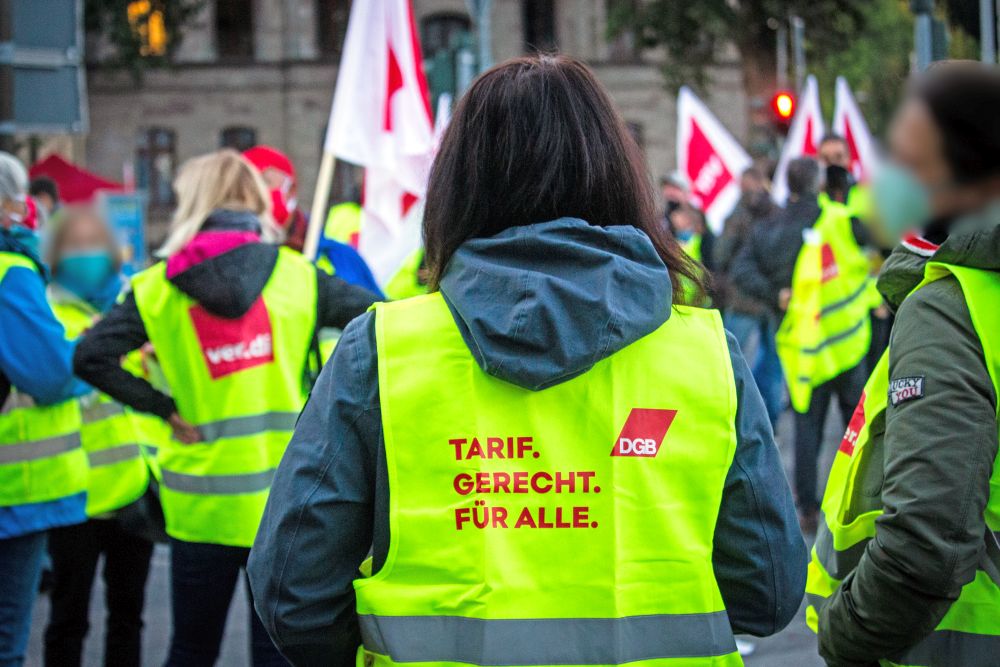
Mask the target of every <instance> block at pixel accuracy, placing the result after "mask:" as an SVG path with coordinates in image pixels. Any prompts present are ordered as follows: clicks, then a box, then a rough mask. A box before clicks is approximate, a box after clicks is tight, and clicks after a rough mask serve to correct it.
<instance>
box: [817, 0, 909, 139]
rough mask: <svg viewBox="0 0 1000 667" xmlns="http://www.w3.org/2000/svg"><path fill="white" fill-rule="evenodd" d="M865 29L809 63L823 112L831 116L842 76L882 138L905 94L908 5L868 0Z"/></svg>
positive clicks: (903, 0) (899, 1) (902, 1)
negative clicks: (842, 45) (831, 51)
mask: <svg viewBox="0 0 1000 667" xmlns="http://www.w3.org/2000/svg"><path fill="white" fill-rule="evenodd" d="M861 23H862V26H863V27H862V28H861V29H860V30H859V31H858V32H857V33H855V34H853V35H851V36H850V38H849V39H848V40H847V41H845V43H844V48H843V49H842V50H840V51H837V52H833V53H830V54H828V55H827V56H826V57H825V58H822V59H820V58H815V59H813V60H811V61H810V71H812V72H813V73H814V74H816V78H817V79H818V80H819V86H820V91H821V92H822V93H823V94H822V95H821V98H822V100H823V103H824V104H823V106H824V111H825V112H826V114H827V117H829V116H831V115H832V114H833V102H834V98H833V91H834V85H835V81H836V79H837V77H838V76H843V77H846V78H847V81H848V82H849V83H850V84H851V87H852V88H853V90H854V93H855V95H857V98H858V103H859V104H860V105H861V108H862V110H863V111H864V113H865V118H866V119H867V120H868V122H869V124H870V125H871V129H872V132H873V133H874V134H875V136H880V135H881V134H882V133H883V132H884V130H885V127H886V125H887V124H888V121H889V118H890V117H891V115H892V112H893V110H894V109H895V108H896V106H897V105H898V103H899V99H900V97H901V95H902V94H903V92H904V88H905V83H906V78H907V76H909V73H910V52H911V51H912V49H913V15H912V14H911V13H910V11H909V3H908V2H907V1H906V0H870V2H869V5H868V7H866V8H865V10H864V15H863V17H862V22H861Z"/></svg>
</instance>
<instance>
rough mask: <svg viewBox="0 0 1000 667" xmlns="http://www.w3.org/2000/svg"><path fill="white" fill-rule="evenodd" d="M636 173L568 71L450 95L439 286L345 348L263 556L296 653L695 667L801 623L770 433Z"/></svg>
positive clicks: (365, 326) (258, 588)
mask: <svg viewBox="0 0 1000 667" xmlns="http://www.w3.org/2000/svg"><path fill="white" fill-rule="evenodd" d="M542 110H544V113H543V112H542ZM515 164H516V165H517V168H516V169H512V168H510V165H515ZM552 165H562V167H561V168H559V169H553V168H552ZM647 178H648V177H647V175H646V174H645V169H644V167H643V162H642V156H641V152H640V150H639V148H638V146H637V145H636V144H635V142H634V140H633V139H632V138H631V136H630V135H629V133H628V130H627V128H626V127H625V124H624V123H623V121H622V120H621V118H620V116H619V115H618V113H617V111H616V110H615V109H614V106H613V103H612V102H611V100H610V98H609V96H608V94H607V92H606V91H605V90H604V89H603V87H602V86H601V84H600V83H599V82H598V81H597V79H596V78H595V77H594V75H593V73H592V72H591V71H590V70H589V69H587V68H586V66H585V65H583V64H581V63H579V62H578V61H574V60H571V59H568V58H565V57H556V56H546V55H541V56H533V57H526V58H520V59H516V60H512V61H508V62H506V63H504V64H501V65H499V66H497V67H495V68H493V69H492V70H490V71H488V72H487V73H485V74H483V75H482V76H481V77H480V78H479V79H478V80H477V81H476V82H475V83H474V84H473V85H472V87H471V88H470V89H469V91H468V92H467V93H466V95H465V97H463V99H462V101H461V102H460V103H459V106H458V109H457V110H456V112H455V115H454V119H453V120H452V123H451V125H450V126H449V128H448V130H447V132H446V133H445V135H444V139H443V142H442V146H441V149H440V152H439V153H438V156H437V158H436V161H435V164H434V167H433V170H432V175H431V178H430V185H429V191H428V195H427V209H426V215H425V219H424V238H425V240H426V249H427V266H428V269H429V271H430V284H431V288H432V290H433V292H432V294H431V295H430V296H428V297H423V298H418V299H408V300H405V301H401V302H396V303H394V304H381V305H379V306H378V307H377V309H376V311H375V312H374V313H368V314H367V315H365V316H364V317H362V318H359V319H358V320H356V321H355V322H354V323H352V324H351V326H350V327H348V329H347V330H346V331H345V333H344V337H343V338H342V339H341V342H340V345H339V346H338V347H337V350H336V353H335V355H334V359H333V362H332V364H330V365H328V366H327V367H326V369H325V370H324V372H323V375H322V376H321V377H320V380H319V383H318V384H317V387H316V389H315V391H314V392H313V395H312V398H311V400H310V401H309V403H308V404H307V406H306V409H305V411H304V412H303V415H302V417H301V419H300V421H299V424H298V425H297V427H296V430H295V435H294V436H293V439H292V442H291V444H290V445H289V448H288V451H287V452H286V454H285V458H284V459H283V460H282V462H281V465H280V466H279V469H278V472H277V474H276V476H275V483H274V493H273V494H272V496H271V499H270V501H269V504H268V507H267V509H266V511H265V517H264V519H263V521H262V524H261V529H260V531H259V533H258V536H257V541H256V543H255V545H254V549H253V551H252V553H251V559H250V576H251V585H252V587H253V590H254V594H255V600H256V603H257V610H258V613H259V614H260V615H261V617H262V619H263V620H264V622H265V624H266V626H267V627H268V630H269V631H270V633H271V636H272V637H273V638H274V640H275V641H276V643H277V644H278V645H279V647H280V648H281V650H282V651H283V653H284V654H285V655H286V656H287V657H288V658H289V659H290V660H291V661H292V662H293V663H294V664H298V665H317V664H330V665H349V664H351V665H353V664H355V660H356V651H357V649H358V645H359V644H363V645H364V655H363V657H364V660H365V661H366V662H370V661H372V660H375V661H380V660H382V661H387V662H388V661H389V660H392V661H394V662H396V663H398V662H410V661H416V662H422V663H453V662H455V663H467V664H480V665H489V664H502V663H503V662H510V663H517V664H557V663H565V664H583V663H595V664H596V663H600V664H614V663H622V662H630V661H632V660H639V659H647V660H648V659H652V658H671V657H677V656H681V655H683V656H685V657H686V658H689V659H690V660H691V661H692V664H693V663H694V661H695V660H696V659H697V658H696V656H704V659H705V660H706V661H712V662H714V661H718V660H720V659H722V658H720V657H719V656H723V655H729V656H731V658H730V659H733V660H738V657H736V655H735V651H736V647H735V644H734V642H733V638H732V634H731V633H733V632H737V633H751V634H756V635H766V634H770V633H773V632H776V631H777V630H779V629H780V628H781V627H783V626H784V625H785V624H787V623H788V622H789V621H790V620H791V618H792V617H793V615H794V614H795V611H796V608H797V607H798V605H799V602H800V599H801V590H802V587H803V576H804V548H803V544H802V538H801V535H800V534H799V531H798V528H797V527H796V526H795V518H794V509H793V505H792V500H791V494H790V493H789V491H788V488H787V483H786V482H785V480H784V474H783V472H782V469H781V462H780V460H779V457H778V453H777V449H776V448H775V446H774V442H773V437H772V433H771V428H770V424H769V422H768V419H767V416H766V412H765V410H764V406H763V403H762V401H761V399H760V395H759V393H758V391H757V389H756V387H755V386H754V383H753V381H752V379H751V376H750V372H749V370H748V369H747V367H746V364H745V362H744V361H743V359H742V357H741V355H740V352H739V347H738V345H737V344H736V342H735V340H733V339H732V338H731V337H727V336H726V334H725V333H724V330H723V328H722V323H721V319H720V318H719V316H718V314H717V313H716V312H715V311H711V310H705V309H700V308H688V307H684V306H676V305H672V302H673V301H674V299H676V298H677V297H679V296H680V290H681V287H680V279H681V278H682V277H683V278H685V279H687V280H689V281H697V280H698V275H697V272H696V270H695V267H694V266H693V264H692V262H691V260H689V259H687V258H686V257H685V255H684V253H683V252H682V251H681V249H680V248H679V247H678V245H677V244H676V243H675V242H674V241H673V240H672V238H671V237H670V236H669V235H667V234H665V233H664V230H663V227H662V225H661V224H660V223H659V221H658V215H657V212H656V204H655V195H654V193H653V192H652V190H651V188H650V187H649V186H648V180H647ZM543 390H544V391H543ZM674 411H676V412H674ZM623 424H625V425H624V427H623ZM668 430H669V432H668ZM664 434H666V436H665V439H664V437H663V436H664ZM661 442H662V446H661V445H660V444H659V443H661ZM484 448H485V449H484ZM609 448H610V450H611V451H609ZM609 454H610V455H609ZM566 470H584V471H593V472H588V473H577V474H578V475H580V474H582V475H584V476H585V477H587V478H588V479H590V480H592V482H593V486H592V487H591V486H589V485H585V484H584V483H583V482H582V481H577V482H573V483H572V485H571V483H570V482H569V481H568V479H569V478H568V476H567V475H571V474H570V473H565V472H558V471H566ZM556 477H558V478H559V479H561V480H562V482H560V483H559V485H558V487H559V490H560V493H557V494H554V495H553V494H552V493H547V492H552V491H554V490H555V489H556V487H555V486H554V485H555V482H552V484H549V483H548V482H547V481H546V480H553V479H554V478H556ZM522 478H523V480H524V482H523V484H522V483H521V482H516V483H513V484H514V485H513V486H511V485H512V481H511V480H516V479H522ZM529 479H533V480H534V481H533V482H531V483H530V486H529V482H528V480H529ZM470 480H471V482H470ZM477 480H478V481H477ZM612 480H613V483H612ZM469 483H471V484H472V485H471V486H469ZM588 484H589V483H588ZM522 490H523V491H524V493H521V491H522ZM493 492H496V493H497V495H491V494H492V493H493ZM574 505H576V506H577V508H576V510H575V512H576V515H575V516H576V518H575V519H567V518H566V517H567V516H568V515H567V514H566V512H568V511H569V512H572V511H574V510H572V509H571V508H572V506H574ZM540 506H544V509H540V508H539V507H540ZM501 510H502V511H501ZM487 511H489V512H491V517H492V518H491V519H489V520H487V522H486V523H483V522H482V516H483V512H487ZM473 512H475V513H477V514H476V516H475V518H474V520H473ZM560 516H561V517H562V519H558V518H557V517H560ZM515 526H517V527H516V528H515ZM548 527H552V528H553V530H537V529H533V528H548ZM369 555H370V556H371V558H368V560H367V561H366V558H367V557H368V556H369ZM363 563H364V564H363ZM359 567H362V571H363V572H364V573H365V575H373V576H365V575H362V576H360V578H359V575H358V568H359ZM320 572H321V573H322V576H317V573H320ZM355 587H356V589H357V591H358V593H357V598H355ZM720 592H721V597H720ZM722 609H725V610H726V611H725V612H724V613H723V612H721V610H722ZM394 619H398V620H399V623H397V622H396V620H394ZM517 619H532V620H530V621H519V620H517ZM377 654H381V655H385V656H387V657H377V658H376V657H375V655H377ZM709 656H712V657H709ZM706 664H707V663H706Z"/></svg>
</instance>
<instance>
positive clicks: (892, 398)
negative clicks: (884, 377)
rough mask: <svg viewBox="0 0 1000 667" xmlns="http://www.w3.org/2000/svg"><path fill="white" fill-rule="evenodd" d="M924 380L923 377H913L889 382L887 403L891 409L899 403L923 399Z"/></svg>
mask: <svg viewBox="0 0 1000 667" xmlns="http://www.w3.org/2000/svg"><path fill="white" fill-rule="evenodd" d="M924 378H925V376H923V375H915V376H913V377H906V378H896V379H895V380H890V381H889V402H890V403H892V407H896V406H898V405H899V404H900V403H906V402H907V401H913V400H916V399H918V398H923V397H924Z"/></svg>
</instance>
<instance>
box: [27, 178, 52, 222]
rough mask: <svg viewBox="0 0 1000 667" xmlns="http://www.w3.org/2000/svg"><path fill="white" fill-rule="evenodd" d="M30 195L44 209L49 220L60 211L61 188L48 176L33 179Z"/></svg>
mask: <svg viewBox="0 0 1000 667" xmlns="http://www.w3.org/2000/svg"><path fill="white" fill-rule="evenodd" d="M28 194H29V195H31V197H32V198H33V199H34V200H35V202H37V204H38V205H39V206H41V207H42V210H43V211H44V212H45V216H46V217H47V218H51V217H52V215H53V214H54V213H55V212H56V211H57V210H58V209H59V186H58V185H56V182H55V181H53V180H52V179H51V178H49V177H48V176H39V177H37V178H33V179H31V184H30V185H29V186H28Z"/></svg>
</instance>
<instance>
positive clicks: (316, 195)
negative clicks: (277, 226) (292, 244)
mask: <svg viewBox="0 0 1000 667" xmlns="http://www.w3.org/2000/svg"><path fill="white" fill-rule="evenodd" d="M336 164H337V158H336V156H334V154H333V151H328V150H326V148H325V147H324V149H323V159H322V160H321V161H320V163H319V176H317V177H316V189H315V190H314V191H313V202H312V210H311V211H310V213H309V227H308V228H307V229H306V240H305V244H304V245H303V247H302V254H303V255H305V256H306V258H308V259H309V260H310V261H314V260H315V259H316V250H317V249H318V248H319V236H320V232H322V231H323V227H324V226H325V225H326V205H327V203H329V201H330V186H331V185H332V183H333V168H334V167H335V166H336Z"/></svg>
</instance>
